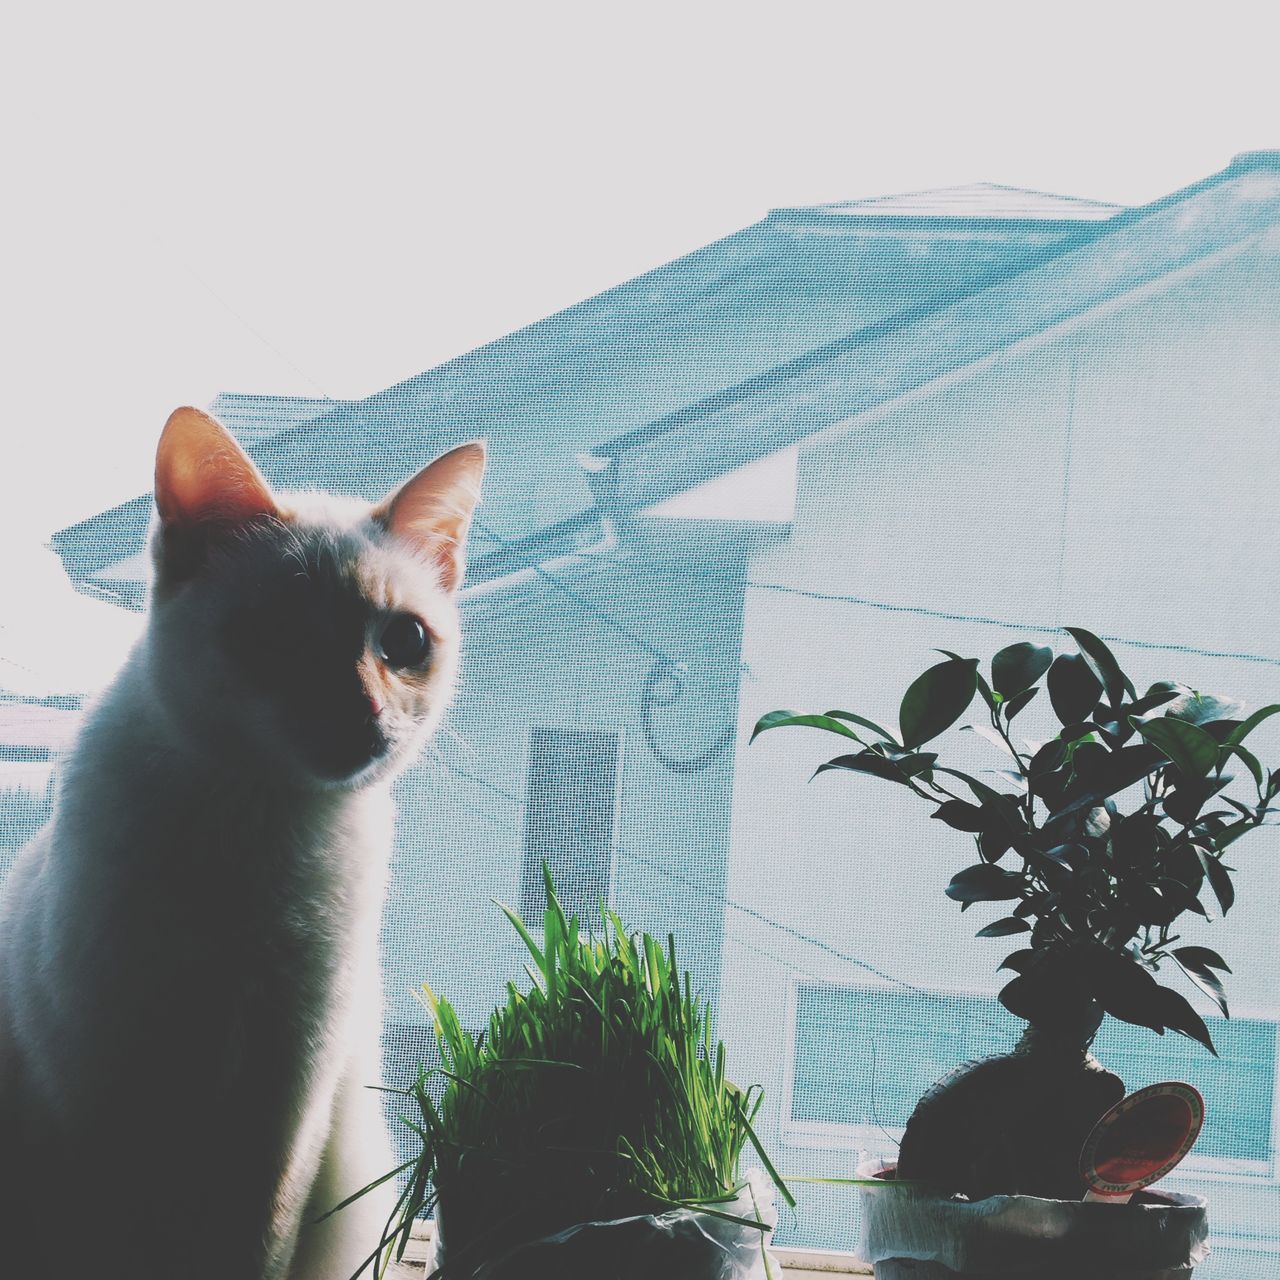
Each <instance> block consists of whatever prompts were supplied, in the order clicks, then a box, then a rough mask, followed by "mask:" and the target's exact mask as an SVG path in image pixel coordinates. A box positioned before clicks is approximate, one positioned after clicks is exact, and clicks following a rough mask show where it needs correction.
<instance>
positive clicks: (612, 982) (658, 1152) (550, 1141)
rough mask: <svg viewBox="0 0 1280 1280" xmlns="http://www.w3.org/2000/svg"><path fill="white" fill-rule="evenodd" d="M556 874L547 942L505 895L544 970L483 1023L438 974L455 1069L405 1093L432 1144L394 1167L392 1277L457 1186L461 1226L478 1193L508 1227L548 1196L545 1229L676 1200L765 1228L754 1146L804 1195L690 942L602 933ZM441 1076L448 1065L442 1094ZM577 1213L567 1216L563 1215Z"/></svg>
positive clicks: (439, 1010)
mask: <svg viewBox="0 0 1280 1280" xmlns="http://www.w3.org/2000/svg"><path fill="white" fill-rule="evenodd" d="M543 875H544V878H545V882H546V904H547V905H546V912H545V915H544V918H543V931H542V934H543V936H542V941H541V943H539V942H538V941H537V940H536V939H535V938H534V937H533V935H532V934H531V933H530V931H529V930H528V928H527V927H526V926H525V923H524V921H522V920H521V919H520V917H519V916H518V915H517V914H516V913H515V912H514V911H512V910H511V909H510V908H509V907H506V906H502V905H501V904H498V905H499V907H500V909H501V910H502V911H503V912H504V913H505V915H506V916H507V919H508V920H509V921H510V922H511V925H512V927H513V928H514V929H515V930H516V931H517V932H518V933H519V935H520V937H521V939H522V940H523V942H524V945H525V947H526V949H527V950H528V952H529V955H530V957H531V959H532V964H531V965H529V966H528V967H527V968H526V972H527V974H528V976H529V979H530V983H529V986H528V987H527V989H523V988H520V987H517V986H516V984H515V983H508V985H507V998H506V1000H505V1001H504V1002H503V1003H502V1004H501V1005H499V1006H498V1007H497V1008H496V1009H495V1010H494V1012H493V1013H492V1014H491V1016H490V1018H489V1025H488V1027H487V1029H486V1030H485V1031H484V1032H483V1033H481V1034H477V1035H473V1034H472V1033H471V1032H469V1031H467V1030H466V1029H465V1028H464V1027H463V1025H462V1023H461V1022H460V1020H459V1018H458V1016H457V1013H456V1012H455V1010H454V1009H453V1006H452V1005H450V1004H449V1002H448V1001H447V1000H445V999H443V998H441V997H439V996H437V995H436V994H435V993H434V992H433V991H432V990H431V988H430V987H428V986H425V985H424V987H423V996H424V1003H425V1005H426V1006H427V1008H428V1009H429V1010H430V1012H431V1015H432V1018H433V1020H434V1023H435V1031H436V1039H437V1042H438V1044H439V1047H440V1055H441V1060H442V1066H441V1067H440V1068H439V1069H438V1070H437V1071H435V1072H427V1071H420V1072H419V1076H418V1079H417V1081H416V1082H415V1084H414V1085H413V1087H412V1088H410V1089H409V1090H407V1091H406V1092H405V1096H406V1098H408V1099H409V1100H410V1101H411V1103H412V1104H413V1107H414V1110H415V1112H416V1114H415V1115H414V1116H413V1117H412V1118H410V1119H406V1123H408V1124H410V1125H411V1127H412V1128H413V1130H414V1132H415V1133H416V1134H417V1135H418V1137H419V1139H420V1140H421V1144H422V1146H421V1152H420V1154H419V1155H418V1157H417V1158H416V1159H415V1160H414V1161H412V1162H411V1163H410V1164H409V1165H407V1166H404V1167H403V1168H402V1169H399V1170H396V1171H394V1172H393V1173H392V1174H389V1175H388V1177H394V1176H396V1174H399V1173H403V1172H406V1171H408V1172H409V1175H410V1176H409V1181H408V1185H407V1186H406V1188H405V1191H404V1194H403V1195H402V1196H401V1197H400V1202H399V1204H398V1205H397V1209H396V1215H395V1217H394V1219H393V1221H392V1223H390V1224H389V1225H388V1230H387V1233H386V1235H385V1236H384V1238H383V1241H382V1242H381V1244H380V1246H379V1250H378V1253H377V1254H375V1255H374V1256H373V1257H372V1258H370V1260H369V1263H373V1264H375V1265H376V1266H377V1267H378V1272H379V1274H381V1273H382V1271H383V1270H384V1269H385V1267H386V1266H387V1265H388V1264H389V1263H390V1261H391V1258H392V1256H393V1254H394V1256H396V1257H400V1256H403V1252H404V1248H405V1245H406V1244H407V1242H408V1239H409V1232H410V1229H411V1228H412V1225H413V1222H414V1220H415V1218H417V1217H418V1216H419V1215H421V1214H422V1213H423V1212H424V1211H429V1210H430V1209H432V1208H433V1207H434V1206H435V1204H436V1203H437V1202H438V1201H439V1200H445V1201H447V1202H448V1208H449V1210H450V1222H451V1223H453V1222H454V1221H455V1216H454V1213H455V1209H456V1207H457V1205H458V1203H459V1202H460V1200H462V1199H464V1198H465V1199H476V1198H477V1197H478V1198H479V1199H480V1200H481V1203H479V1204H478V1206H477V1208H478V1210H479V1212H480V1214H481V1216H482V1219H483V1221H484V1222H485V1224H486V1228H491V1229H492V1233H493V1235H494V1236H495V1238H496V1237H499V1236H500V1234H501V1231H502V1229H503V1227H504V1221H505V1220H504V1213H506V1212H507V1211H508V1209H509V1208H510V1206H511V1205H513V1204H514V1205H517V1206H519V1205H520V1204H521V1203H522V1202H523V1203H525V1204H530V1203H531V1204H532V1205H533V1213H532V1215H531V1221H530V1222H529V1226H530V1227H531V1228H533V1234H534V1235H538V1234H541V1233H542V1232H541V1231H539V1230H538V1229H537V1228H539V1227H541V1228H543V1229H544V1230H550V1229H554V1228H558V1227H560V1226H564V1225H568V1223H569V1222H576V1221H589V1220H591V1219H592V1218H593V1217H598V1216H609V1215H615V1216H631V1215H634V1214H641V1213H650V1212H656V1213H662V1212H664V1211H666V1210H668V1209H673V1208H690V1209H696V1210H698V1211H700V1212H704V1213H709V1214H711V1215H713V1216H718V1217H724V1218H728V1219H729V1220H731V1221H734V1222H738V1223H741V1224H743V1225H745V1226H749V1227H754V1228H757V1229H759V1230H761V1231H764V1230H766V1229H767V1228H766V1227H765V1224H764V1223H762V1222H760V1221H758V1220H756V1219H754V1218H741V1217H736V1216H734V1215H733V1214H731V1213H729V1212H727V1211H726V1210H725V1209H724V1207H723V1206H725V1205H727V1204H729V1203H730V1202H731V1201H733V1200H734V1199H736V1198H737V1197H738V1195H739V1193H740V1192H742V1190H743V1189H744V1187H745V1186H746V1185H747V1184H746V1183H745V1182H744V1180H743V1178H742V1176H741V1171H740V1168H739V1166H740V1162H741V1159H742V1155H743V1152H744V1150H745V1149H746V1147H747V1146H748V1145H749V1146H751V1147H752V1148H753V1149H754V1151H755V1154H756V1156H757V1158H758V1159H759V1160H760V1162H761V1164H762V1165H763V1166H764V1168H765V1169H766V1170H767V1172H768V1173H769V1175H770V1176H771V1177H772V1178H773V1180H774V1183H775V1185H776V1186H777V1188H778V1190H779V1192H780V1194H781V1195H782V1197H783V1199H784V1200H785V1201H786V1202H787V1203H788V1204H789V1205H792V1206H794V1204H795V1201H794V1199H793V1198H792V1196H791V1193H790V1192H789V1191H788V1189H787V1187H786V1185H785V1184H784V1183H783V1181H782V1179H781V1178H780V1177H779V1176H778V1174H777V1172H776V1170H775V1169H774V1167H773V1164H772V1162H771V1161H770V1160H769V1157H768V1155H767V1154H766V1153H765V1151H764V1149H763V1148H762V1147H761V1145H760V1143H759V1141H758V1139H757V1138H756V1135H755V1132H754V1130H753V1128H752V1121H753V1120H754V1118H755V1116H756V1113H757V1111H758V1110H759V1107H760V1103H761V1100H762V1093H761V1090H760V1089H759V1087H758V1086H753V1087H752V1088H750V1089H746V1090H743V1089H740V1088H739V1087H738V1086H737V1085H736V1084H734V1083H733V1082H732V1081H731V1080H730V1079H729V1077H728V1075H727V1074H726V1064H725V1051H724V1045H723V1044H721V1043H719V1042H718V1041H716V1040H714V1039H713V1036H712V1028H711V1021H710V1017H709V1012H708V1009H707V1006H706V1005H705V1004H704V1003H703V1002H702V1001H701V1000H700V999H698V998H697V997H695V995H694V994H693V991H692V988H691V983H690V978H689V975H688V974H687V973H685V974H684V975H683V979H682V976H681V972H680V970H679V968H678V966H677V963H676V954H675V939H674V938H670V937H669V938H668V940H667V945H666V946H665V947H663V946H661V945H659V944H658V943H657V942H655V941H654V939H653V938H651V937H650V936H649V935H648V934H643V933H630V932H628V930H627V929H626V927H625V926H624V924H623V923H622V921H621V920H620V919H619V918H618V917H617V916H616V915H614V914H613V913H612V912H606V911H605V910H604V909H603V907H602V909H601V918H602V923H603V930H602V934H601V936H595V935H593V934H588V933H586V932H584V930H583V929H582V927H581V925H580V923H579V920H578V918H577V916H572V917H570V916H567V915H566V914H565V912H564V909H563V908H562V907H561V905H560V901H559V899H558V898H557V897H556V893H555V888H554V885H553V884H552V880H551V876H550V873H549V872H548V871H547V870H546V868H545V867H544V869H543ZM436 1076H440V1077H443V1079H444V1089H443V1094H442V1096H441V1097H440V1099H439V1101H437V1100H436V1098H435V1096H434V1094H433V1091H432V1088H431V1085H432V1082H433V1077H436ZM384 1181H385V1179H384ZM375 1185H377V1184H375ZM370 1189H371V1188H365V1189H364V1190H365V1191H367V1190H370ZM358 1194H364V1191H362V1192H360V1193H358ZM451 1197H452V1199H451ZM355 1198H356V1197H352V1199H355ZM346 1203H350V1200H348V1201H347V1202H346ZM339 1207H341V1206H339ZM575 1208H578V1209H580V1210H581V1216H580V1217H577V1216H574V1209H575ZM336 1211H337V1210H334V1212H336ZM561 1211H564V1212H566V1213H567V1215H568V1216H567V1221H564V1222H557V1221H555V1215H556V1214H557V1213H559V1212H561ZM452 1250H453V1246H452V1245H451V1258H452V1256H453V1254H452ZM369 1263H366V1266H368V1265H369ZM468 1273H469V1272H468Z"/></svg>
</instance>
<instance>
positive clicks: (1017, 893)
mask: <svg viewBox="0 0 1280 1280" xmlns="http://www.w3.org/2000/svg"><path fill="white" fill-rule="evenodd" d="M1022 884H1023V881H1022V877H1021V876H1019V875H1015V874H1014V873H1013V872H1012V871H1002V870H1001V869H1000V868H999V867H995V866H992V865H991V864H990V863H988V862H978V863H975V864H974V865H973V866H972V867H966V868H965V869H964V870H963V871H957V872H956V874H955V875H954V876H952V877H951V883H950V884H949V885H947V888H946V894H947V897H948V898H952V899H954V900H955V901H956V902H1007V901H1009V900H1011V899H1013V898H1019V897H1021V896H1022Z"/></svg>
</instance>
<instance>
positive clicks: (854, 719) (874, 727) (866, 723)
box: [827, 711, 897, 746]
mask: <svg viewBox="0 0 1280 1280" xmlns="http://www.w3.org/2000/svg"><path fill="white" fill-rule="evenodd" d="M827 715H829V716H830V717H831V718H832V719H833V720H848V721H849V723H850V724H860V725H861V726H862V727H863V728H864V729H870V730H871V732H872V733H877V734H879V735H880V737H882V738H883V739H884V740H885V741H886V742H892V743H894V745H895V746H896V745H897V740H896V739H895V738H894V736H893V734H891V733H890V732H889V730H888V729H882V728H881V727H880V726H879V725H878V724H876V722H875V721H874V720H868V719H866V718H865V717H864V716H855V715H854V714H853V712H852V711H828V712H827Z"/></svg>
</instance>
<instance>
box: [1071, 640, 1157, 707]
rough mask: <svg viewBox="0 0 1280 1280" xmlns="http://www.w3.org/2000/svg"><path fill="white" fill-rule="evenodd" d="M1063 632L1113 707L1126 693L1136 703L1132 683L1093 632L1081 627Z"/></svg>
mask: <svg viewBox="0 0 1280 1280" xmlns="http://www.w3.org/2000/svg"><path fill="white" fill-rule="evenodd" d="M1063 630H1064V631H1066V632H1067V633H1068V635H1070V636H1071V638H1072V639H1073V640H1074V641H1075V642H1076V644H1078V645H1079V646H1080V652H1081V653H1082V654H1083V655H1084V658H1085V661H1086V662H1088V664H1089V665H1090V666H1091V667H1092V668H1093V672H1094V674H1095V675H1096V676H1097V677H1098V679H1099V680H1101V681H1102V687H1103V689H1104V690H1105V691H1106V694H1107V698H1108V700H1109V701H1110V703H1111V705H1112V706H1113V707H1115V706H1119V705H1120V700H1121V698H1123V696H1124V695H1125V694H1126V693H1128V695H1129V697H1131V698H1132V699H1133V700H1134V701H1135V702H1136V701H1137V698H1138V694H1137V691H1136V690H1135V689H1134V687H1133V682H1132V681H1131V680H1130V679H1129V677H1128V676H1127V675H1125V673H1124V672H1123V671H1121V670H1120V664H1119V663H1118V662H1117V661H1116V658H1115V654H1113V653H1112V652H1111V650H1110V649H1108V648H1107V646H1106V645H1105V644H1103V643H1102V641H1101V640H1099V639H1098V637H1097V636H1095V635H1094V634H1093V632H1091V631H1086V630H1085V629H1084V628H1083V627H1064V628H1063ZM1072 719H1074V720H1083V719H1084V716H1073V717H1072Z"/></svg>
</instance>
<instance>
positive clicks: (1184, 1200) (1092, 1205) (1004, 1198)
mask: <svg viewBox="0 0 1280 1280" xmlns="http://www.w3.org/2000/svg"><path fill="white" fill-rule="evenodd" d="M897 1168H898V1166H897V1162H896V1161H893V1160H886V1159H884V1158H882V1157H871V1158H869V1159H867V1160H864V1161H863V1162H862V1163H861V1164H860V1165H858V1168H857V1171H856V1174H855V1176H856V1177H858V1178H861V1179H875V1180H876V1181H877V1182H883V1183H884V1184H885V1187H884V1190H885V1191H887V1190H888V1189H889V1185H890V1184H891V1183H892V1182H893V1178H892V1177H891V1176H889V1175H891V1174H893V1173H895V1172H896V1171H897ZM858 1191H859V1193H860V1194H862V1195H866V1196H878V1195H881V1194H883V1193H882V1192H881V1191H880V1189H879V1188H877V1187H874V1186H868V1185H866V1184H865V1183H863V1185H860V1186H859V1187H858ZM903 1192H905V1193H906V1194H907V1195H909V1196H910V1197H911V1199H913V1200H926V1201H933V1202H936V1203H938V1204H948V1205H954V1206H956V1207H957V1208H961V1207H963V1206H966V1205H986V1206H993V1205H996V1204H999V1203H1002V1202H1003V1203H1008V1204H1053V1205H1064V1206H1073V1207H1074V1206H1079V1207H1080V1208H1081V1209H1087V1210H1088V1211H1090V1212H1092V1211H1093V1210H1095V1209H1106V1210H1107V1211H1109V1212H1111V1213H1116V1212H1117V1211H1121V1212H1123V1211H1125V1210H1127V1211H1128V1212H1130V1213H1134V1212H1137V1211H1141V1212H1143V1213H1154V1212H1159V1213H1165V1214H1176V1215H1178V1216H1182V1215H1184V1214H1188V1215H1189V1214H1198V1213H1203V1212H1204V1211H1205V1210H1206V1209H1208V1207H1209V1202H1208V1200H1206V1199H1205V1198H1204V1196H1198V1195H1193V1194H1191V1193H1190V1192H1182V1191H1169V1190H1165V1189H1162V1188H1158V1189H1153V1188H1150V1187H1149V1188H1147V1189H1146V1190H1145V1191H1142V1192H1139V1193H1138V1194H1139V1195H1140V1196H1144V1197H1145V1198H1144V1199H1137V1198H1135V1199H1134V1200H1131V1201H1130V1202H1129V1203H1128V1204H1104V1203H1100V1202H1098V1201H1090V1200H1083V1199H1082V1200H1050V1199H1046V1198H1045V1197H1043V1196H1024V1195H1003V1194H1001V1195H994V1196H987V1197H985V1198H984V1199H982V1200H968V1199H964V1198H958V1197H959V1193H958V1192H952V1193H950V1194H943V1193H942V1192H938V1191H929V1190H925V1189H924V1188H921V1187H911V1188H910V1189H907V1188H902V1189H901V1190H899V1191H898V1192H896V1194H899V1195H901V1194H903Z"/></svg>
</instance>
